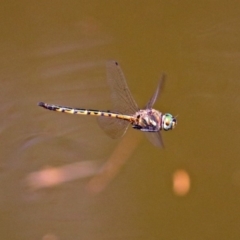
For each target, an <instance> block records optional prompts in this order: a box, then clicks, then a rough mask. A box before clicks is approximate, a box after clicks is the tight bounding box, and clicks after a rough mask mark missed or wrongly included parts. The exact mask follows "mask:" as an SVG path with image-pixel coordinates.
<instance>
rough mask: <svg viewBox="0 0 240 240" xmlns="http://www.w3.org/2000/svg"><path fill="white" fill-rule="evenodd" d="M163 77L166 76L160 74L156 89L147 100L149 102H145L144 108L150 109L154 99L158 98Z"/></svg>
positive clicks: (163, 80)
mask: <svg viewBox="0 0 240 240" xmlns="http://www.w3.org/2000/svg"><path fill="white" fill-rule="evenodd" d="M165 78H166V76H165V74H162V76H161V78H160V80H159V83H158V86H157V89H156V91H155V93H154V94H153V96H152V97H151V99H150V100H149V102H148V103H147V105H146V109H151V108H152V107H153V105H154V103H155V102H156V100H157V99H158V97H159V95H160V93H161V91H162V89H163V86H164V82H165Z"/></svg>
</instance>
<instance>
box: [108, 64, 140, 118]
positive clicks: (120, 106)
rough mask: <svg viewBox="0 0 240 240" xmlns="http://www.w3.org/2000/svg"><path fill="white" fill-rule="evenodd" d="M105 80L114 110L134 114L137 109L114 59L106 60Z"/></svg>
mask: <svg viewBox="0 0 240 240" xmlns="http://www.w3.org/2000/svg"><path fill="white" fill-rule="evenodd" d="M107 80H108V83H109V85H110V88H111V97H112V102H113V110H114V112H118V113H123V114H129V115H130V114H134V113H135V112H137V111H138V110H139V108H138V106H137V104H136V102H135V100H134V99H133V97H132V94H131V92H130V90H129V88H128V85H127V82H126V78H125V76H124V74H123V71H122V69H121V67H120V65H119V64H118V62H116V61H108V62H107Z"/></svg>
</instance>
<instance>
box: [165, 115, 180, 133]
mask: <svg viewBox="0 0 240 240" xmlns="http://www.w3.org/2000/svg"><path fill="white" fill-rule="evenodd" d="M176 125H177V119H176V118H175V117H174V116H173V115H172V114H170V113H165V114H164V115H163V116H162V129H163V130H165V131H168V130H172V129H173V128H174V127H175V126H176Z"/></svg>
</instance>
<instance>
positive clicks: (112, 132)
mask: <svg viewBox="0 0 240 240" xmlns="http://www.w3.org/2000/svg"><path fill="white" fill-rule="evenodd" d="M97 120H98V124H99V126H100V127H101V128H102V129H103V131H104V132H105V133H106V134H107V135H108V136H109V137H111V138H119V137H121V136H123V135H124V133H125V132H126V131H127V128H128V126H129V122H128V121H124V120H121V119H116V118H108V117H98V119H97Z"/></svg>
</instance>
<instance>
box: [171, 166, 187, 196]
mask: <svg viewBox="0 0 240 240" xmlns="http://www.w3.org/2000/svg"><path fill="white" fill-rule="evenodd" d="M190 186H191V181H190V176H189V174H188V173H187V171H186V170H183V169H179V170H176V171H175V172H174V174H173V192H174V193H175V194H176V195H177V196H184V195H186V194H187V193H188V192H189V190H190Z"/></svg>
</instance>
